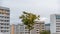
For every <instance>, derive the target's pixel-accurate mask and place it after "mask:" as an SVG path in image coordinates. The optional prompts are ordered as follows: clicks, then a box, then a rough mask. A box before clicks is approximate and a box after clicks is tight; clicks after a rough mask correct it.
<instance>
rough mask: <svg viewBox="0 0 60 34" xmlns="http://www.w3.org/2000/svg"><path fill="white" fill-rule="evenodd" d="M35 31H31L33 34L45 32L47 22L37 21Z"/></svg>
mask: <svg viewBox="0 0 60 34" xmlns="http://www.w3.org/2000/svg"><path fill="white" fill-rule="evenodd" d="M33 27H34V29H33V30H31V34H40V32H41V31H44V30H45V22H44V21H35V25H34V26H33Z"/></svg>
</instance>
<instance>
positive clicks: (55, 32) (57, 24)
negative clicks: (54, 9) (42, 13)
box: [50, 14, 60, 34]
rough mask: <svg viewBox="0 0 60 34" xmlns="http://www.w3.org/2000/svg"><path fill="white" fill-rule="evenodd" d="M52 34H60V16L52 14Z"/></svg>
mask: <svg viewBox="0 0 60 34" xmlns="http://www.w3.org/2000/svg"><path fill="white" fill-rule="evenodd" d="M50 22H51V27H50V30H51V34H60V14H52V15H51V16H50Z"/></svg>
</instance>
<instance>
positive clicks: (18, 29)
mask: <svg viewBox="0 0 60 34" xmlns="http://www.w3.org/2000/svg"><path fill="white" fill-rule="evenodd" d="M33 27H34V29H32V30H31V31H30V34H40V31H44V30H45V24H44V22H43V21H35V25H34V26H33ZM11 34H29V29H27V27H26V25H24V24H17V25H11Z"/></svg>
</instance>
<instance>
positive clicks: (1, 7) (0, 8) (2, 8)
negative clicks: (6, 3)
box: [0, 6, 10, 10]
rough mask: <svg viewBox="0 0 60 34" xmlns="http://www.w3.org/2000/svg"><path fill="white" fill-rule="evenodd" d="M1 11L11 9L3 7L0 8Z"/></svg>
mask: <svg viewBox="0 0 60 34" xmlns="http://www.w3.org/2000/svg"><path fill="white" fill-rule="evenodd" d="M0 9H4V10H10V9H9V8H7V7H3V6H0Z"/></svg>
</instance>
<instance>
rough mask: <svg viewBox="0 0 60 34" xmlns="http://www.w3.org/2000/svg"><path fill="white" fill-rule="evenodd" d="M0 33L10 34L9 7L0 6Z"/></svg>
mask: <svg viewBox="0 0 60 34" xmlns="http://www.w3.org/2000/svg"><path fill="white" fill-rule="evenodd" d="M0 33H2V34H10V9H9V8H6V7H2V6H0Z"/></svg>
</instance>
